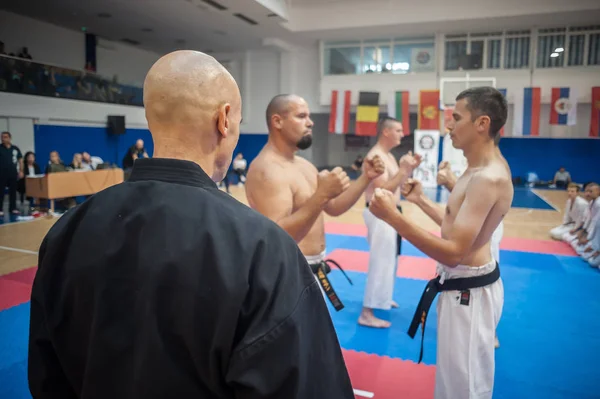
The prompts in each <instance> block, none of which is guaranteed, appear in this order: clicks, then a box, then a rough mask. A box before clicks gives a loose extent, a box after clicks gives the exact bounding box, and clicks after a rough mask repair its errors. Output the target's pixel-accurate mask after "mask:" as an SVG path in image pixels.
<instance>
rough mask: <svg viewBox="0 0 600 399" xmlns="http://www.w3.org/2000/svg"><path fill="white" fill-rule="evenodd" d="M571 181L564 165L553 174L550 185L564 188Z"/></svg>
mask: <svg viewBox="0 0 600 399" xmlns="http://www.w3.org/2000/svg"><path fill="white" fill-rule="evenodd" d="M569 183H571V174H570V173H569V172H567V171H566V170H565V168H564V166H561V167H560V169H559V170H558V172H556V174H555V175H554V180H552V185H553V186H555V187H557V188H565V187H567V186H568V185H569Z"/></svg>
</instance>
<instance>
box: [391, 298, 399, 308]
mask: <svg viewBox="0 0 600 399" xmlns="http://www.w3.org/2000/svg"><path fill="white" fill-rule="evenodd" d="M392 308H394V309H398V303H396V301H394V300H392Z"/></svg>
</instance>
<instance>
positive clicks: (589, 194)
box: [563, 183, 598, 245]
mask: <svg viewBox="0 0 600 399" xmlns="http://www.w3.org/2000/svg"><path fill="white" fill-rule="evenodd" d="M596 190H598V185H597V184H596V183H589V184H587V185H586V186H585V190H584V193H583V197H584V199H585V200H586V201H587V203H588V205H587V206H586V207H585V210H584V212H583V218H582V220H581V221H580V222H579V223H577V224H576V225H575V227H573V228H572V229H571V230H569V231H568V232H566V233H565V235H564V236H563V241H565V242H567V243H569V244H570V245H573V242H575V241H578V240H579V237H580V236H581V234H582V232H583V230H584V226H586V225H587V224H589V222H590V220H589V219H590V215H591V210H592V208H593V207H594V200H595V199H596V198H597V196H596V197H594V195H596Z"/></svg>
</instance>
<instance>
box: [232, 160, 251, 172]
mask: <svg viewBox="0 0 600 399" xmlns="http://www.w3.org/2000/svg"><path fill="white" fill-rule="evenodd" d="M247 164H248V163H247V162H246V160H245V159H234V160H233V169H236V170H244V169H246V165H247Z"/></svg>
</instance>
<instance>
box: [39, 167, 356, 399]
mask: <svg viewBox="0 0 600 399" xmlns="http://www.w3.org/2000/svg"><path fill="white" fill-rule="evenodd" d="M39 266H40V267H39V271H38V275H37V276H36V281H35V283H34V288H33V293H32V309H31V312H32V317H31V319H32V320H31V323H32V328H31V341H30V362H29V367H30V386H31V388H32V393H33V394H34V397H35V398H38V397H39V398H54V397H56V398H58V397H60V398H68V397H77V398H108V397H110V398H115V399H118V398H142V397H143V398H164V397H198V398H230V397H236V398H276V397H291V398H296V397H298V398H299V397H309V396H310V397H323V398H325V397H326V396H319V393H317V392H319V391H323V392H324V393H322V394H323V395H325V394H327V395H334V396H335V395H340V394H341V396H342V397H351V396H347V395H348V393H347V392H348V391H349V392H350V394H351V393H352V390H351V387H350V383H349V380H348V376H347V373H346V370H345V367H344V366H343V360H342V358H341V351H340V349H339V343H338V342H337V338H336V337H335V332H334V331H333V326H332V324H331V320H330V318H329V314H328V312H327V309H326V307H325V303H324V301H323V299H322V297H321V295H320V292H319V288H318V286H317V285H316V282H315V281H314V278H313V277H312V275H311V273H310V271H309V269H308V267H307V265H306V263H305V261H304V258H303V256H302V254H301V253H300V251H299V250H298V248H297V246H296V245H295V243H294V242H293V240H291V238H290V237H289V236H287V234H285V233H284V232H283V231H281V230H280V229H279V228H278V227H277V226H276V225H275V224H273V223H271V222H270V221H268V220H267V219H266V218H264V217H262V216H260V215H259V214H258V213H256V212H254V211H252V210H251V209H249V208H247V207H245V206H244V205H242V204H240V203H239V202H237V201H236V200H235V199H233V198H231V197H230V196H228V195H227V194H225V193H222V192H221V191H219V190H218V189H217V187H216V185H215V184H214V183H213V182H212V181H210V179H209V178H208V176H206V174H204V173H203V172H202V170H201V169H200V168H199V167H197V165H194V164H191V163H189V162H183V161H171V160H159V159H156V160H139V161H137V162H136V166H135V167H134V170H133V173H132V176H131V178H130V180H129V181H128V182H126V183H123V184H121V185H119V186H116V187H113V188H110V189H108V190H105V191H104V192H101V193H98V194H97V195H95V196H94V197H92V198H91V199H90V200H88V201H87V202H86V203H85V204H83V205H82V206H81V207H79V208H77V209H75V210H73V211H71V212H69V213H67V214H66V215H64V216H63V217H62V218H61V219H60V220H59V221H58V222H57V223H56V225H55V226H54V227H53V228H52V229H51V231H50V232H49V233H48V235H47V237H46V238H45V240H44V242H43V243H42V247H41V249H40V265H39ZM309 318H310V319H309ZM313 323H316V324H313ZM308 340H314V341H315V342H317V341H318V340H321V343H322V344H323V345H325V346H327V348H328V350H327V351H325V353H319V354H315V356H316V357H314V358H312V359H307V358H305V357H304V356H302V353H305V352H306V351H308V352H309V353H310V352H312V351H313V348H310V347H313V344H310V341H308ZM309 346H310V347H309ZM318 347H319V349H320V350H321V351H322V347H321V345H319V346H318ZM314 348H316V346H314ZM332 360H333V361H334V363H333V364H338V366H336V367H334V368H333V370H331V372H327V373H325V374H327V375H328V377H320V376H319V374H321V373H323V370H322V368H321V367H320V366H323V365H325V364H326V363H330V362H331V361H332ZM340 361H341V362H342V363H341V365H340V363H337V362H340ZM313 369H314V370H315V371H312V370H313ZM317 369H318V370H319V371H317ZM315 378H316V379H317V380H320V379H321V378H323V379H324V378H329V379H332V381H331V383H330V382H328V383H327V384H323V383H321V384H317V386H316V387H314V388H313V387H311V385H310V384H308V380H313V379H315ZM329 384H331V385H329ZM328 389H331V390H330V391H328ZM50 392H55V393H56V394H50ZM301 395H304V396H301ZM306 395H308V396H306Z"/></svg>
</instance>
